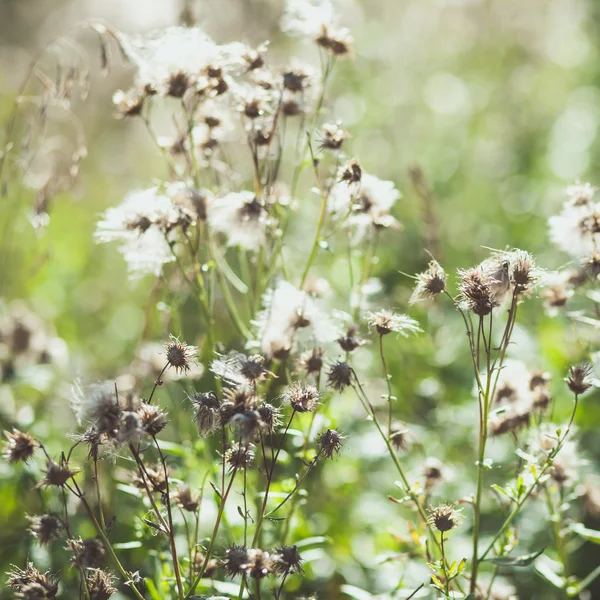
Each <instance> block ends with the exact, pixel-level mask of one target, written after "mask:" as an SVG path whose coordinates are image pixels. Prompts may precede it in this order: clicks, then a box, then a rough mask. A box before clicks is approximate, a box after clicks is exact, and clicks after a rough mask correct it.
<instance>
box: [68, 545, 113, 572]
mask: <svg viewBox="0 0 600 600" xmlns="http://www.w3.org/2000/svg"><path fill="white" fill-rule="evenodd" d="M69 546H70V547H71V550H73V554H74V555H75V557H74V559H73V563H74V564H76V563H77V561H78V562H79V563H80V564H81V566H83V567H84V568H97V567H100V566H101V565H102V563H103V562H104V557H105V555H106V550H105V549H104V544H103V543H102V540H100V539H99V538H87V539H85V540H69Z"/></svg>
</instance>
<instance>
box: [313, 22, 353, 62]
mask: <svg viewBox="0 0 600 600" xmlns="http://www.w3.org/2000/svg"><path fill="white" fill-rule="evenodd" d="M315 41H316V42H317V44H318V45H319V46H321V48H324V49H325V50H328V51H329V52H330V53H331V54H333V55H335V56H338V57H344V56H348V55H349V54H350V53H351V52H352V46H353V43H354V40H353V38H352V36H351V35H350V32H349V31H348V30H347V29H337V30H332V29H330V28H329V27H327V26H326V25H323V26H322V27H321V32H320V33H319V35H318V36H317V38H316V39H315Z"/></svg>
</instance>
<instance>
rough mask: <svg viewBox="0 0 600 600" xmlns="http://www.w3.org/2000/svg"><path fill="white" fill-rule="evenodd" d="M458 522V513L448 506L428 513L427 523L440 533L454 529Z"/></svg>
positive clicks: (436, 508)
mask: <svg viewBox="0 0 600 600" xmlns="http://www.w3.org/2000/svg"><path fill="white" fill-rule="evenodd" d="M459 521H460V515H459V512H458V511H457V510H455V509H454V507H453V506H452V505H450V504H442V505H440V506H437V507H435V508H433V509H431V510H430V512H429V522H430V523H431V524H432V525H433V526H434V527H435V528H436V529H437V530H438V531H439V532H441V533H446V532H447V531H450V530H451V529H454V528H455V527H457V526H458V523H459Z"/></svg>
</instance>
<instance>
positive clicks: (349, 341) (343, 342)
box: [336, 325, 366, 352]
mask: <svg viewBox="0 0 600 600" xmlns="http://www.w3.org/2000/svg"><path fill="white" fill-rule="evenodd" d="M336 342H337V343H338V344H339V346H340V348H341V349H342V350H343V351H344V352H353V351H354V350H356V349H357V348H359V347H360V346H362V345H363V344H365V343H366V342H365V340H364V339H363V338H361V337H360V336H359V335H358V327H357V326H356V325H350V326H349V327H348V329H347V330H346V335H343V336H342V337H340V338H338V339H337V340H336Z"/></svg>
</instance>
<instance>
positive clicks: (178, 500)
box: [173, 485, 200, 512]
mask: <svg viewBox="0 0 600 600" xmlns="http://www.w3.org/2000/svg"><path fill="white" fill-rule="evenodd" d="M173 500H175V504H176V505H177V506H179V507H180V508H182V509H183V510H187V511H188V512H196V511H197V510H198V507H199V506H200V498H199V497H198V496H194V495H193V494H192V490H191V489H190V488H189V486H187V485H180V486H179V487H178V488H177V491H176V492H175V494H174V496H173Z"/></svg>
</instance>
